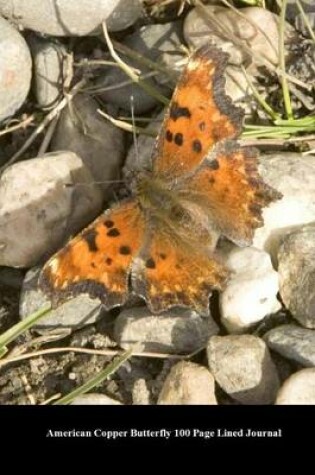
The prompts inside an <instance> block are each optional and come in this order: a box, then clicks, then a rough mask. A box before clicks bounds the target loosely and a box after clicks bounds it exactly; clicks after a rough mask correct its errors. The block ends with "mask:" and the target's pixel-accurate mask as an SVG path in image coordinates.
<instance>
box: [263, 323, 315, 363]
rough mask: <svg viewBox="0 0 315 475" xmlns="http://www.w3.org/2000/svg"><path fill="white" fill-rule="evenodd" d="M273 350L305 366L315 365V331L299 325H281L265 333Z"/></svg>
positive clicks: (266, 339)
mask: <svg viewBox="0 0 315 475" xmlns="http://www.w3.org/2000/svg"><path fill="white" fill-rule="evenodd" d="M264 339H265V341H266V343H267V345H268V346H269V348H270V349H271V350H273V351H276V352H277V353H279V354H280V355H282V356H284V357H285V358H288V359H289V360H292V361H294V362H297V363H299V364H301V365H303V366H315V331H314V330H307V329H305V328H301V327H299V326H297V325H291V324H289V325H280V326H278V327H276V328H273V329H272V330H270V331H269V332H267V333H266V334H265V335H264Z"/></svg>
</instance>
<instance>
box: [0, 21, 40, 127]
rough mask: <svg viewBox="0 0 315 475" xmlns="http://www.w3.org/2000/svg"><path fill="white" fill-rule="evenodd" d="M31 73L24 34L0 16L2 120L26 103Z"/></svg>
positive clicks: (0, 109)
mask: <svg viewBox="0 0 315 475" xmlns="http://www.w3.org/2000/svg"><path fill="white" fill-rule="evenodd" d="M31 75H32V59H31V55H30V52H29V49H28V46H27V44H26V42H25V40H24V38H23V36H22V35H21V34H20V33H19V32H18V31H17V30H16V29H15V28H14V27H13V26H12V25H10V23H9V22H7V21H6V20H5V19H4V18H1V17H0V122H2V121H3V120H5V119H7V118H8V117H11V116H12V115H13V114H14V113H15V112H16V111H17V110H18V109H19V108H20V107H21V106H22V104H23V103H24V101H25V99H26V97H27V94H28V91H29V89H30V85H31Z"/></svg>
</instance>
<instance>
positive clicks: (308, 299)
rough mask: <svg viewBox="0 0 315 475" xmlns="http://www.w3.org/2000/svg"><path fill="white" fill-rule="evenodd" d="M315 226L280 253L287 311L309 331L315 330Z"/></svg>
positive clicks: (287, 240)
mask: <svg viewBox="0 0 315 475" xmlns="http://www.w3.org/2000/svg"><path fill="white" fill-rule="evenodd" d="M314 256H315V225H314V224H311V225H308V226H304V227H302V228H300V229H298V230H297V231H295V232H293V233H291V234H289V235H288V236H286V237H285V238H284V240H283V243H282V244H281V246H280V249H279V253H278V262H279V267H278V270H279V279H280V295H281V298H282V301H283V303H284V305H285V307H286V308H287V309H288V310H289V311H290V312H291V314H292V315H293V317H294V318H295V319H296V320H298V321H299V323H300V324H301V325H302V326H304V327H306V328H315V260H314Z"/></svg>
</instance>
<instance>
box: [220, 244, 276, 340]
mask: <svg viewBox="0 0 315 475" xmlns="http://www.w3.org/2000/svg"><path fill="white" fill-rule="evenodd" d="M224 262H225V264H226V266H227V267H228V268H229V269H230V271H231V278H230V280H229V282H228V284H227V287H226V289H225V290H224V291H223V292H222V293H221V294H220V309H221V316H222V323H223V324H224V326H225V327H226V328H227V329H228V330H229V332H231V333H239V332H242V331H244V330H246V329H247V328H248V327H250V326H251V325H253V324H254V323H257V322H259V321H260V320H262V319H263V318H264V317H265V316H266V315H268V314H270V313H274V312H277V311H278V310H279V309H280V308H281V304H280V302H279V301H278V300H277V292H278V290H279V284H278V274H277V272H276V271H275V270H274V269H273V267H272V264H271V260H270V256H269V255H268V254H267V253H266V252H264V251H260V250H258V249H254V248H252V247H248V248H243V249H240V248H238V247H236V246H234V245H230V246H226V247H225V251H224Z"/></svg>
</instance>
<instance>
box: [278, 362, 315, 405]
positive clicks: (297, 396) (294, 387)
mask: <svg viewBox="0 0 315 475" xmlns="http://www.w3.org/2000/svg"><path fill="white" fill-rule="evenodd" d="M276 404H277V405H282V404H285V405H288V404H290V405H291V404H292V405H295V404H303V405H312V406H314V405H315V368H307V369H302V370H301V371H298V372H297V373H294V374H293V375H292V376H290V377H289V378H288V379H287V380H286V381H285V382H284V384H283V386H282V387H281V388H280V390H279V393H278V396H277V399H276Z"/></svg>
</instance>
